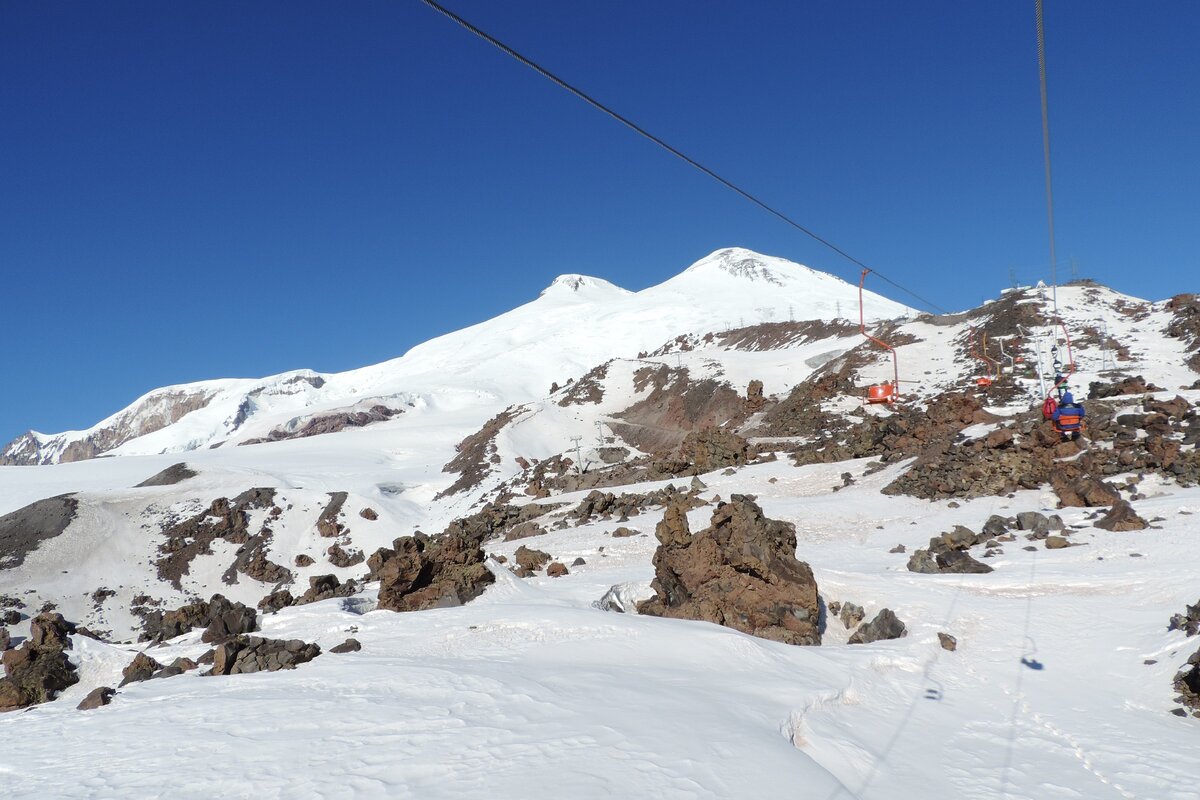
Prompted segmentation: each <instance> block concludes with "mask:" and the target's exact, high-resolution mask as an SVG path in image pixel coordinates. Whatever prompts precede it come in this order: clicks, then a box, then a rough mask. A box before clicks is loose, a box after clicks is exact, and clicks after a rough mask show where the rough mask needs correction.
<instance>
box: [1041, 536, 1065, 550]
mask: <svg viewBox="0 0 1200 800" xmlns="http://www.w3.org/2000/svg"><path fill="white" fill-rule="evenodd" d="M1045 545H1046V549H1047V550H1061V549H1062V548H1064V547H1070V546H1071V543H1070V542H1069V541H1067V539H1066V537H1063V536H1047V537H1046V541H1045Z"/></svg>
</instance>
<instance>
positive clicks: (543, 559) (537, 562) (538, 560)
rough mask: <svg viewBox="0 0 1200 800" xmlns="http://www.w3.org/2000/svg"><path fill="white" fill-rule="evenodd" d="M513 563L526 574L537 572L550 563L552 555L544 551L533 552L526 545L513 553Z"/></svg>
mask: <svg viewBox="0 0 1200 800" xmlns="http://www.w3.org/2000/svg"><path fill="white" fill-rule="evenodd" d="M513 561H515V562H516V564H517V566H518V567H520V568H521V569H523V570H525V571H526V572H537V571H538V570H539V569H541V568H542V567H544V566H546V564H547V562H549V561H550V554H549V553H547V552H544V551H542V550H531V549H530V548H528V547H526V546H525V545H521V546H520V547H518V548H517V551H516V552H515V553H513Z"/></svg>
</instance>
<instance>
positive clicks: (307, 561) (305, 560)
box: [292, 553, 317, 567]
mask: <svg viewBox="0 0 1200 800" xmlns="http://www.w3.org/2000/svg"><path fill="white" fill-rule="evenodd" d="M292 563H294V564H295V565H296V566H297V567H311V566H312V565H313V564H315V563H317V562H316V560H314V559H313V557H312V556H310V555H306V554H305V553H301V554H300V555H298V556H296V558H295V559H293V562H292Z"/></svg>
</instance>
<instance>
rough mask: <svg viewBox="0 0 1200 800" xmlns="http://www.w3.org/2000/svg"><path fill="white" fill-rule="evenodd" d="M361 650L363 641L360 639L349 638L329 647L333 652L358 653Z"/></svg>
mask: <svg viewBox="0 0 1200 800" xmlns="http://www.w3.org/2000/svg"><path fill="white" fill-rule="evenodd" d="M359 650H362V643H361V642H359V641H358V639H347V640H346V641H344V642H342V643H341V644H338V645H334V646H333V647H331V648H329V652H331V653H357V652H358V651H359Z"/></svg>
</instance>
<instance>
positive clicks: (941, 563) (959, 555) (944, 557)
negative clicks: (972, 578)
mask: <svg viewBox="0 0 1200 800" xmlns="http://www.w3.org/2000/svg"><path fill="white" fill-rule="evenodd" d="M937 565H938V572H950V573H963V574H983V573H985V572H991V571H992V568H991V567H989V566H988V565H987V564H984V563H982V562H979V561H976V560H975V559H973V558H971V556H970V555H968V554H967V553H966V552H964V551H961V550H952V551H950V552H949V553H939V554H938V555H937Z"/></svg>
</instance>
